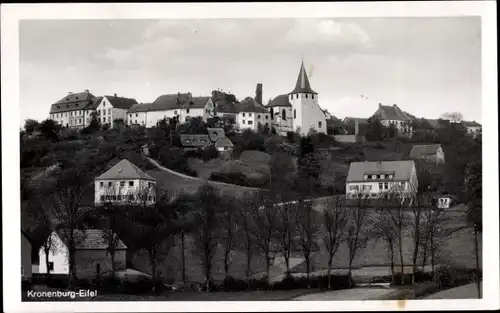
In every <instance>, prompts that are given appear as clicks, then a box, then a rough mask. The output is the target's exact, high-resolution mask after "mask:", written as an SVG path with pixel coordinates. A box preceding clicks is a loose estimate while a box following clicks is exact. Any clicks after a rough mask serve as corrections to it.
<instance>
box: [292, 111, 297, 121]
mask: <svg viewBox="0 0 500 313" xmlns="http://www.w3.org/2000/svg"><path fill="white" fill-rule="evenodd" d="M293 118H294V119H296V118H297V110H295V109H294V110H293Z"/></svg>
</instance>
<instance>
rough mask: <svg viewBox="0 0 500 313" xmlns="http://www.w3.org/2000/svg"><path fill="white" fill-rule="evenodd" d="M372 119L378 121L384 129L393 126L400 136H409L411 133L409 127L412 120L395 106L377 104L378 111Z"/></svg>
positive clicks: (411, 130)
mask: <svg viewBox="0 0 500 313" xmlns="http://www.w3.org/2000/svg"><path fill="white" fill-rule="evenodd" d="M372 117H374V118H377V119H379V120H380V123H381V124H382V125H384V126H386V127H389V126H391V125H394V126H395V127H396V129H397V130H398V132H399V133H400V134H403V135H411V134H412V133H413V128H412V126H411V121H412V120H413V118H412V117H410V116H409V115H408V114H407V113H406V112H404V111H403V110H401V109H400V108H399V107H398V106H397V105H396V104H394V105H392V106H389V105H382V103H379V104H378V109H377V111H375V113H374V114H373V116H372Z"/></svg>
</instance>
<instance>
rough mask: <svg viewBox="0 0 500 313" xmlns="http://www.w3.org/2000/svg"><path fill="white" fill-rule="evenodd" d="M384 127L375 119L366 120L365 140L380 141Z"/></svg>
mask: <svg viewBox="0 0 500 313" xmlns="http://www.w3.org/2000/svg"><path fill="white" fill-rule="evenodd" d="M384 133H385V126H384V125H382V123H380V120H379V119H378V118H376V117H370V118H369V119H368V125H367V131H366V140H368V141H381V140H382V139H383V138H384Z"/></svg>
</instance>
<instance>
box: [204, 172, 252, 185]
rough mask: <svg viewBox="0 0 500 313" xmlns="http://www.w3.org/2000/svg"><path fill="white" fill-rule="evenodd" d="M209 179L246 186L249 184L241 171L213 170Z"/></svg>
mask: <svg viewBox="0 0 500 313" xmlns="http://www.w3.org/2000/svg"><path fill="white" fill-rule="evenodd" d="M209 180H213V181H218V182H221V183H227V184H233V185H240V186H246V184H247V179H246V176H245V175H244V174H242V173H239V172H229V173H222V172H212V173H211V174H210V177H209Z"/></svg>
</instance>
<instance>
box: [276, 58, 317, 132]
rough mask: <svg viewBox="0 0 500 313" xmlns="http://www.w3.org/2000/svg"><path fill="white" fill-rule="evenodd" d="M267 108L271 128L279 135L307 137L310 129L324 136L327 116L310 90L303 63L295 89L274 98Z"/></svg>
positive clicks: (313, 92) (315, 93)
mask: <svg viewBox="0 0 500 313" xmlns="http://www.w3.org/2000/svg"><path fill="white" fill-rule="evenodd" d="M267 107H268V108H269V111H270V112H271V116H272V119H273V126H274V127H275V128H276V129H277V130H278V132H279V133H280V134H281V135H284V134H286V133H287V132H289V131H294V132H295V131H298V132H299V133H300V134H302V135H307V134H308V133H309V131H310V130H311V129H313V130H315V131H317V132H320V133H325V134H326V119H327V115H326V114H325V112H324V111H323V110H322V109H321V107H320V106H319V104H318V93H317V92H316V91H314V90H313V89H312V88H311V84H310V83H309V78H308V77H307V73H306V70H305V67H304V62H302V64H301V66H300V71H299V75H298V77H297V81H296V84H295V88H294V89H293V90H292V91H291V92H290V93H288V94H283V95H279V96H277V97H276V98H274V99H273V100H272V101H271V102H270V103H269V105H268V106H267Z"/></svg>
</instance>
